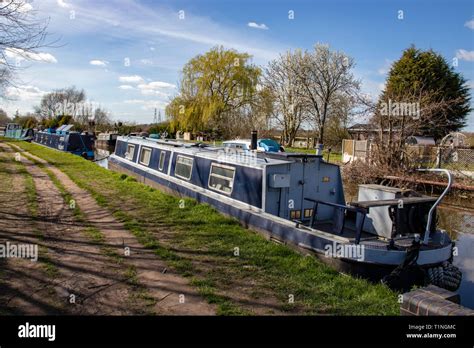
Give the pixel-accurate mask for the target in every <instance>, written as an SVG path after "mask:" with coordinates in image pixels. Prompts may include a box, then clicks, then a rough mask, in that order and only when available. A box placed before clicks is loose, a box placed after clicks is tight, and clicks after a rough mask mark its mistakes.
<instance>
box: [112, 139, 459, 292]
mask: <svg viewBox="0 0 474 348" xmlns="http://www.w3.org/2000/svg"><path fill="white" fill-rule="evenodd" d="M252 143H253V150H255V151H238V150H236V149H232V148H229V147H215V146H206V145H204V144H200V143H197V144H190V143H181V142H176V141H171V140H163V139H151V138H144V137H134V136H119V137H118V138H117V143H116V148H115V153H113V154H112V155H111V156H110V157H109V162H108V166H109V169H112V170H115V171H119V172H124V173H126V174H129V175H132V176H134V177H136V178H137V179H138V180H139V181H140V182H143V183H145V184H147V185H150V186H155V187H157V188H160V189H162V190H164V191H167V192H170V193H173V194H176V195H179V196H186V197H191V198H194V199H196V200H197V201H199V202H202V203H207V204H210V205H212V206H214V207H215V208H216V209H217V210H218V211H220V212H222V213H224V214H226V215H229V216H232V217H235V218H237V219H238V220H239V221H240V222H241V223H242V224H243V225H244V226H246V227H249V228H252V229H254V230H256V231H258V232H260V233H262V234H264V235H265V236H266V237H267V238H269V239H271V240H274V241H276V242H281V243H286V244H289V245H292V246H295V247H296V248H297V249H299V250H302V251H303V250H304V251H306V252H307V251H310V252H311V253H314V254H316V255H317V256H319V258H320V259H321V260H323V261H325V262H326V263H328V264H330V265H332V266H334V267H335V268H337V269H338V270H340V271H343V272H350V273H355V274H358V275H362V276H364V277H368V278H371V279H383V280H384V281H386V282H387V283H390V284H391V285H393V287H398V288H404V287H406V286H411V285H413V284H415V283H426V282H431V283H434V284H436V285H439V286H442V287H445V288H450V289H454V288H457V287H458V286H459V283H460V280H461V274H460V272H459V270H457V269H456V268H455V267H454V266H453V265H452V262H451V261H452V257H453V242H452V241H451V239H450V238H449V236H448V234H447V233H446V232H445V231H443V230H439V229H437V228H436V226H435V223H434V221H435V220H436V219H435V210H436V206H437V204H438V203H439V200H440V199H437V198H436V197H435V198H433V197H427V196H421V195H418V194H417V193H416V192H413V191H408V190H402V189H397V188H390V187H385V186H381V185H361V186H360V187H359V200H358V201H357V202H351V203H346V202H345V197H344V191H343V185H342V178H341V172H340V168H339V166H338V165H335V164H331V163H328V162H326V161H324V159H323V158H322V156H320V155H312V154H300V153H287V152H269V153H263V152H258V151H256V143H257V142H256V139H255V141H252ZM410 272H411V273H410ZM405 273H406V274H408V278H409V279H410V280H409V283H410V284H408V285H406V284H407V282H406V281H403V285H400V284H401V283H400V281H401V280H400V279H401V278H403V277H404V276H403V275H404V274H405ZM405 278H406V277H405Z"/></svg>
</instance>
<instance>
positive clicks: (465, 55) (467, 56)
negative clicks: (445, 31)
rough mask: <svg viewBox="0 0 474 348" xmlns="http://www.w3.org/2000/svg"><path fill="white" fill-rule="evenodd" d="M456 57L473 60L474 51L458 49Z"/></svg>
mask: <svg viewBox="0 0 474 348" xmlns="http://www.w3.org/2000/svg"><path fill="white" fill-rule="evenodd" d="M456 58H458V59H461V60H467V61H468V62H472V61H474V51H466V50H463V49H459V50H457V51H456Z"/></svg>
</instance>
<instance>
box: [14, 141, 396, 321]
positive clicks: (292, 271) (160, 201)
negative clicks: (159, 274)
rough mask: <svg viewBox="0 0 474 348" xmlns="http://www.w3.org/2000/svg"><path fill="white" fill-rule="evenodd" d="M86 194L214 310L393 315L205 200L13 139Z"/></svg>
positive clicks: (389, 302)
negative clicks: (185, 196) (165, 190)
mask: <svg viewBox="0 0 474 348" xmlns="http://www.w3.org/2000/svg"><path fill="white" fill-rule="evenodd" d="M16 144H17V145H19V146H21V147H22V148H24V149H25V150H27V151H29V152H31V153H32V154H34V155H37V156H39V157H41V158H43V159H45V160H47V161H48V162H50V163H52V164H53V165H55V166H56V167H58V168H59V169H60V170H62V171H64V172H65V173H66V174H68V175H69V176H70V177H71V179H72V180H73V181H74V182H76V183H77V184H78V185H79V186H81V187H83V188H84V189H86V190H88V191H89V192H91V194H92V195H93V196H94V197H95V198H96V200H97V202H98V203H99V204H101V205H102V206H105V207H107V208H108V209H109V210H110V211H111V212H112V213H113V214H114V215H115V216H116V217H117V218H119V219H120V220H121V221H123V222H124V223H125V226H126V227H127V229H128V230H130V231H131V232H132V233H134V234H135V235H136V236H137V237H138V238H139V240H140V242H141V243H142V244H144V245H146V246H147V247H149V248H151V249H153V250H154V251H155V253H156V254H157V255H158V256H160V257H161V258H163V259H165V260H167V262H168V264H169V265H170V267H173V268H175V269H176V270H177V271H178V272H180V273H181V274H182V275H184V276H187V277H189V278H190V281H191V283H192V284H194V285H195V286H196V287H198V289H199V291H200V292H201V294H202V295H203V296H204V297H205V298H206V299H207V300H208V301H209V302H211V303H215V304H217V307H218V313H219V314H272V313H276V314H281V313H289V314H333V315H397V314H398V311H399V306H398V303H397V294H396V293H394V292H392V291H391V290H389V289H388V288H387V287H385V286H383V285H381V284H372V283H369V282H367V281H365V280H362V279H355V278H352V277H349V276H346V275H342V274H339V273H337V272H336V271H334V270H332V269H330V268H329V267H327V266H326V265H324V264H323V263H321V262H320V261H318V260H316V259H315V258H314V257H311V256H303V255H301V254H299V253H297V252H295V251H293V250H291V249H290V248H288V247H286V246H284V245H278V244H274V243H272V242H269V241H267V240H265V239H264V238H263V237H262V236H260V235H258V234H256V233H253V232H252V231H249V230H246V229H244V228H243V227H241V226H240V225H239V224H238V222H237V221H236V220H234V219H231V218H228V217H224V216H222V215H221V214H219V213H218V212H217V211H215V210H214V209H213V208H212V207H210V206H208V205H202V204H197V203H196V202H195V201H194V200H191V199H179V198H177V197H173V196H170V195H166V194H163V193H162V192H160V191H158V190H156V189H153V188H150V187H148V186H145V185H143V184H140V183H138V182H136V181H135V180H134V179H133V178H130V177H127V176H126V175H123V174H118V173H113V172H111V171H108V170H106V169H104V168H101V167H99V166H97V165H96V164H94V163H92V162H88V161H86V160H84V159H82V158H80V157H79V156H74V155H70V154H66V153H61V152H58V151H55V150H51V149H48V148H44V147H42V146H38V145H35V144H29V143H24V142H16Z"/></svg>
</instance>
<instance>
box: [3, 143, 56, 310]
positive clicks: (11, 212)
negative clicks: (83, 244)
mask: <svg viewBox="0 0 474 348" xmlns="http://www.w3.org/2000/svg"><path fill="white" fill-rule="evenodd" d="M0 150H1V149H0ZM0 162H1V163H0V164H1V165H0V244H1V245H2V246H6V245H7V243H11V244H14V245H19V244H31V245H33V244H36V245H37V244H38V243H39V244H40V245H41V244H42V243H41V242H39V240H38V236H37V233H36V231H35V220H34V219H33V217H32V216H31V215H30V214H29V211H28V199H27V196H26V191H25V178H24V176H23V175H22V174H21V173H20V172H19V170H18V167H17V166H16V165H15V164H14V163H13V162H12V158H11V156H8V155H7V154H5V153H4V152H0ZM52 285H53V283H52V282H51V281H50V279H48V278H47V276H46V274H45V270H44V268H43V267H42V265H41V264H40V263H39V262H33V261H31V260H29V259H23V258H1V259H0V314H16V315H46V314H59V313H61V312H62V308H61V304H60V301H58V298H57V297H56V296H54V290H53V287H52Z"/></svg>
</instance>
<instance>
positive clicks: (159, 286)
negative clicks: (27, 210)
mask: <svg viewBox="0 0 474 348" xmlns="http://www.w3.org/2000/svg"><path fill="white" fill-rule="evenodd" d="M16 149H17V150H18V151H22V150H20V149H19V148H16ZM26 154H27V155H28V156H30V157H31V158H33V159H35V160H36V161H38V162H40V163H43V164H44V166H45V167H46V168H48V169H49V170H50V171H51V172H53V173H54V175H55V176H56V177H57V178H58V180H59V181H60V182H61V183H62V185H64V187H65V188H66V190H67V191H68V192H69V193H70V194H71V195H72V196H73V198H74V200H75V201H76V204H77V205H78V206H79V207H80V210H81V212H82V213H83V214H84V216H85V219H86V220H87V223H88V224H90V225H91V226H92V227H94V228H95V229H97V230H99V231H100V232H101V233H102V235H103V236H104V242H103V243H104V244H105V245H106V247H107V249H108V250H109V251H112V252H113V253H114V254H115V255H121V256H122V262H121V263H120V267H122V269H123V268H125V269H129V270H133V272H130V273H133V280H134V281H136V282H137V283H138V284H139V286H140V288H141V289H142V290H144V292H143V293H142V294H144V296H142V297H144V298H146V299H147V300H148V301H149V303H150V302H151V303H152V305H151V306H150V307H152V308H151V310H152V312H153V313H156V314H176V315H212V314H215V308H214V307H213V306H211V305H209V304H208V303H207V302H206V301H205V300H204V299H203V298H202V297H200V296H199V295H198V294H197V292H196V290H195V289H194V288H193V287H192V286H191V285H189V283H188V280H187V279H186V278H183V277H181V276H179V275H177V274H176V273H173V272H172V271H171V270H169V269H167V268H166V264H165V262H163V261H162V260H160V259H158V258H157V256H156V255H154V254H153V252H152V251H150V250H147V249H145V248H144V247H143V246H142V245H141V244H140V243H139V242H138V240H137V239H136V238H135V237H134V236H133V235H132V234H131V233H130V232H129V231H127V230H126V228H125V227H124V225H123V224H122V223H121V222H119V221H117V220H116V219H115V218H114V217H113V216H112V215H111V214H110V212H109V211H108V210H107V209H105V208H102V207H100V206H99V205H98V204H97V203H96V201H95V199H94V198H93V197H92V196H91V195H90V194H89V193H88V192H87V191H85V190H83V189H81V188H80V187H78V186H77V185H76V184H75V183H74V182H73V181H72V180H71V179H70V178H69V177H68V176H67V175H66V174H64V173H63V172H62V171H60V170H59V169H57V168H55V167H54V166H52V165H49V164H48V163H47V162H46V161H44V160H42V159H41V158H39V157H36V156H34V155H31V154H29V153H26ZM22 157H24V156H22ZM23 160H24V162H25V163H27V164H29V165H28V170H29V171H30V172H31V173H32V174H35V177H37V179H35V182H36V180H38V185H37V186H38V193H39V192H40V190H41V188H42V187H44V190H41V191H42V192H44V193H46V192H50V190H51V185H53V183H52V182H51V180H47V179H46V178H43V179H44V180H43V181H39V180H40V179H39V177H38V176H39V175H40V174H41V173H40V172H42V173H43V175H44V172H43V171H42V170H41V169H39V168H38V167H37V166H35V165H32V162H31V161H29V160H27V159H23ZM46 177H47V175H46ZM48 179H49V177H48ZM57 193H58V194H59V192H57ZM49 195H50V196H49V198H47V197H45V198H46V199H47V201H48V202H50V203H51V205H52V206H54V202H55V201H56V200H58V199H59V198H58V197H57V196H51V193H49ZM60 198H61V199H60V201H61V202H62V197H60ZM62 207H63V208H64V203H63V204H62ZM58 211H59V206H58V207H57V208H56V209H55V212H58ZM68 211H69V213H70V210H68V209H62V214H65V213H66V212H68ZM58 225H59V226H58ZM69 226H70V228H71V229H73V224H72V225H69ZM44 227H45V228H47V229H48V230H56V232H55V233H56V234H58V235H61V231H62V233H63V234H62V238H63V237H64V233H65V232H64V227H63V226H62V224H61V223H57V222H56V223H54V222H53V223H52V224H50V226H44ZM67 236H69V237H71V232H70V231H68V232H67ZM79 238H80V237H79V236H74V237H71V238H70V239H71V240H73V241H74V242H77V241H78V240H79ZM77 244H80V245H81V247H84V248H89V247H90V246H89V245H88V246H85V245H83V244H85V241H82V240H81V242H80V243H77ZM66 250H68V252H67V253H66V254H63V255H61V259H65V258H66V259H67V258H68V257H70V258H72V260H71V261H72V262H73V263H74V262H76V261H77V260H76V261H74V258H76V257H78V256H77V254H78V253H81V254H82V252H85V255H87V253H86V252H90V253H91V255H90V256H87V257H86V258H87V259H88V260H89V263H90V264H91V266H93V267H94V268H95V269H96V270H97V271H98V272H97V273H99V274H102V273H106V272H107V271H109V270H107V269H101V270H100V271H99V269H98V267H100V265H106V263H105V260H101V259H100V255H98V254H97V252H95V253H93V252H92V250H84V251H79V249H78V247H77V246H75V245H71V246H68V248H67V249H66ZM128 250H129V251H130V254H128V253H127V254H126V252H127V251H128ZM71 251H73V252H71ZM83 261H84V262H85V263H86V264H87V261H86V260H83ZM106 267H108V266H106ZM109 283H110V281H109ZM99 284H100V283H99ZM71 285H72V284H71ZM113 288H116V287H115V286H114V287H112V289H113ZM102 296H103V295H102ZM114 296H118V294H115V295H111V299H112V300H113V299H114ZM119 298H120V297H119ZM108 305H111V306H110V308H113V307H117V303H109V304H108ZM112 306H113V307H112ZM107 307H109V306H107ZM103 310H106V308H103ZM97 313H100V314H103V313H102V310H99V311H98V312H97Z"/></svg>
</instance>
